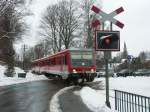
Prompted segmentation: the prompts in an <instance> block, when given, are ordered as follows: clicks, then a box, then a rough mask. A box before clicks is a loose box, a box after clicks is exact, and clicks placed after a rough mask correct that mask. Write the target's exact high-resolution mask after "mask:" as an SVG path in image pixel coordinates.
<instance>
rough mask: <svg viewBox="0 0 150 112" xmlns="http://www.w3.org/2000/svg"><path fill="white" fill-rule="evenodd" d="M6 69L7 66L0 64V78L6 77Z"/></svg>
mask: <svg viewBox="0 0 150 112" xmlns="http://www.w3.org/2000/svg"><path fill="white" fill-rule="evenodd" d="M5 70H6V67H5V66H2V65H0V78H2V77H4V72H5Z"/></svg>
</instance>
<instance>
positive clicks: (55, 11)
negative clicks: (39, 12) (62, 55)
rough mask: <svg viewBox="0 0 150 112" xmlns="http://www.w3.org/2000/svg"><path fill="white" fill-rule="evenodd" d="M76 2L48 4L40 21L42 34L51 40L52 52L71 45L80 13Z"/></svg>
mask: <svg viewBox="0 0 150 112" xmlns="http://www.w3.org/2000/svg"><path fill="white" fill-rule="evenodd" d="M76 3H77V2H75V1H71V0H70V1H61V2H59V3H58V4H55V5H52V6H49V7H48V8H47V10H46V13H45V15H44V16H43V18H42V21H41V28H42V32H41V34H42V36H45V37H46V39H47V40H49V41H50V42H51V47H52V49H53V52H56V51H60V50H61V49H62V48H63V47H64V48H65V49H67V48H69V47H70V46H71V45H72V42H73V39H74V38H75V37H76V32H77V30H78V28H79V19H80V17H81V16H80V13H78V10H77V8H76V7H77V4H76Z"/></svg>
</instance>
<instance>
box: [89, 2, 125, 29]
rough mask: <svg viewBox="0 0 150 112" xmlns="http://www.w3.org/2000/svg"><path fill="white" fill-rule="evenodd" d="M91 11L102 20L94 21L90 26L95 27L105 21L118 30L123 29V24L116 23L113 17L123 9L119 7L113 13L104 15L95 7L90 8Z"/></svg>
mask: <svg viewBox="0 0 150 112" xmlns="http://www.w3.org/2000/svg"><path fill="white" fill-rule="evenodd" d="M91 10H92V11H94V12H95V13H96V14H99V15H101V16H102V18H101V19H100V20H95V21H94V22H93V23H92V26H94V27H96V26H98V25H100V24H101V23H103V22H105V21H110V22H112V23H113V24H115V25H117V26H118V27H120V28H123V27H124V24H123V23H122V22H120V21H118V20H117V19H115V18H114V16H116V15H118V14H120V13H122V12H123V11H124V9H123V7H120V8H118V9H116V10H115V11H113V12H111V13H109V14H107V13H105V12H104V11H102V10H100V9H99V8H97V7H96V6H94V5H93V6H92V8H91Z"/></svg>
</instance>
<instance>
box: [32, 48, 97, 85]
mask: <svg viewBox="0 0 150 112" xmlns="http://www.w3.org/2000/svg"><path fill="white" fill-rule="evenodd" d="M32 71H33V72H36V73H42V74H45V75H46V76H47V77H49V78H50V77H52V76H59V77H61V78H63V79H67V80H68V81H73V82H78V83H81V82H85V81H86V82H91V81H93V80H94V77H96V65H95V60H94V55H93V52H92V50H91V49H67V50H64V51H61V52H58V53H56V54H54V55H51V56H48V57H45V58H42V59H37V60H35V61H33V62H32Z"/></svg>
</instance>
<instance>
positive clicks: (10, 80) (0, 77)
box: [0, 65, 48, 86]
mask: <svg viewBox="0 0 150 112" xmlns="http://www.w3.org/2000/svg"><path fill="white" fill-rule="evenodd" d="M5 70H6V66H2V65H0V86H5V85H11V84H18V83H25V82H31V81H38V80H48V79H47V78H46V77H45V76H44V75H35V74H32V73H31V72H28V73H27V74H26V78H19V77H18V73H25V72H24V70H22V69H20V68H18V67H15V74H14V77H6V76H5V75H4V72H5Z"/></svg>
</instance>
